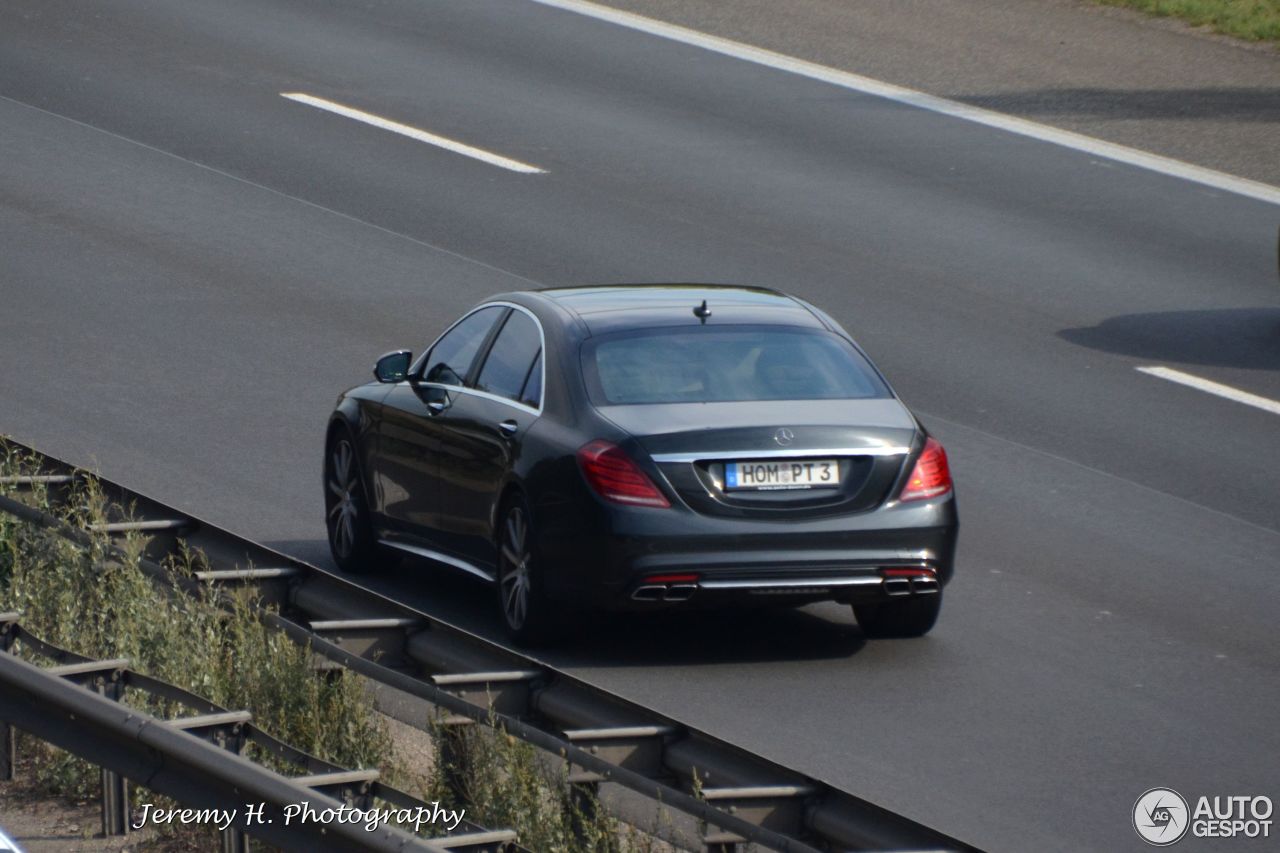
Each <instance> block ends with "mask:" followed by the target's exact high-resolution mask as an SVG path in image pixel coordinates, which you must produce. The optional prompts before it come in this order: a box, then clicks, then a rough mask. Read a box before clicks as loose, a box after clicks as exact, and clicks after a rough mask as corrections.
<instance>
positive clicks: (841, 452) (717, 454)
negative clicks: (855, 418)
mask: <svg viewBox="0 0 1280 853" xmlns="http://www.w3.org/2000/svg"><path fill="white" fill-rule="evenodd" d="M910 452H911V448H910V447H820V448H817V449H814V450H808V449H805V448H799V449H797V448H791V447H789V448H787V449H786V450H708V451H705V452H694V453H653V454H650V455H651V456H652V458H653V461H654V462H698V461H701V460H703V459H734V460H752V459H803V458H813V459H818V458H821V457H824V456H903V455H906V454H908V453H910Z"/></svg>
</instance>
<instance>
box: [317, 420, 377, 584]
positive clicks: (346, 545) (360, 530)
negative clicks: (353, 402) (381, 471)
mask: <svg viewBox="0 0 1280 853" xmlns="http://www.w3.org/2000/svg"><path fill="white" fill-rule="evenodd" d="M324 519H325V529H326V530H327V531H328V533H329V553H331V554H332V555H333V561H334V562H335V563H337V564H338V568H339V569H342V571H344V572H347V573H349V574H353V575H357V574H366V573H369V572H374V571H377V570H379V569H382V568H385V567H386V565H387V563H388V562H389V561H388V560H387V557H386V555H385V554H383V553H382V552H381V551H380V550H379V549H378V545H377V541H376V540H375V539H374V536H373V528H372V526H371V525H370V518H369V501H368V500H367V498H366V497H365V491H364V481H363V479H362V478H361V476H360V468H359V463H358V462H357V461H356V454H355V442H354V441H352V439H351V436H350V434H349V433H347V432H346V431H345V430H337V431H335V432H334V434H333V435H332V436H331V437H330V439H329V442H328V445H327V446H326V448H325V454H324Z"/></svg>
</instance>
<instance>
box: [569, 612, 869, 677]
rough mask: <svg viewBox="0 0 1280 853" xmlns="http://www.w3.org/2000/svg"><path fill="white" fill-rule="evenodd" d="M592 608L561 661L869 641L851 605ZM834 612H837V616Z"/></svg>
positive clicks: (840, 653)
mask: <svg viewBox="0 0 1280 853" xmlns="http://www.w3.org/2000/svg"><path fill="white" fill-rule="evenodd" d="M836 607H837V606H836V605H814V606H811V607H808V608H803V609H799V610H795V609H784V608H770V609H753V610H707V611H683V612H665V613H611V614H588V615H584V616H581V617H579V618H578V620H577V625H580V626H581V627H580V628H579V627H577V626H575V628H574V630H573V631H571V632H569V633H567V634H566V636H565V639H564V641H562V642H561V643H560V644H559V645H558V646H557V647H556V648H555V649H554V650H553V654H551V655H549V657H550V658H553V659H554V661H555V663H556V664H557V665H558V666H604V667H613V666H666V665H685V666H690V665H692V666H696V665H705V664H731V663H766V662H773V661H788V660H793V661H802V660H832V659H838V658H848V657H852V656H853V655H855V654H857V653H858V652H859V651H860V650H861V649H862V647H863V646H864V645H865V644H866V638H865V637H864V636H863V634H862V631H861V630H860V629H859V628H858V627H857V625H856V624H855V623H854V621H853V618H852V615H847V616H846V615H845V614H848V613H849V608H848V607H847V606H846V607H840V608H839V611H837V612H838V614H839V615H834V614H833V613H832V611H833V610H835V608H836ZM832 616H834V618H830V617H832Z"/></svg>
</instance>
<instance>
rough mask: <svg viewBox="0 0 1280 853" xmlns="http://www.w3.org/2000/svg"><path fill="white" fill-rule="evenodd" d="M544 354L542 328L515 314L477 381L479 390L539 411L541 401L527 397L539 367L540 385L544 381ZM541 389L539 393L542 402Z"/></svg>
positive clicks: (500, 333) (505, 325) (507, 323)
mask: <svg viewBox="0 0 1280 853" xmlns="http://www.w3.org/2000/svg"><path fill="white" fill-rule="evenodd" d="M541 353H542V335H541V334H540V333H539V332H538V324H537V323H535V322H534V321H533V320H532V319H530V317H529V315H527V314H525V313H524V312H522V311H512V312H511V316H509V317H507V322H506V323H504V324H503V326H502V331H500V332H498V336H497V337H496V338H495V339H494V341H493V347H492V348H490V350H489V355H488V357H487V358H486V359H485V361H484V367H482V368H481V369H480V375H479V376H478V377H476V390H477V391H487V392H488V393H490V394H497V395H498V396H500V397H506V398H507V399H508V400H515V401H518V402H521V403H524V404H525V405H527V406H532V407H533V408H535V409H536V408H537V407H538V402H539V400H538V399H537V398H535V399H534V401H533V402H528V400H526V399H524V396H523V393H522V392H524V391H525V388H526V385H527V384H528V381H529V374H530V373H531V372H532V369H533V368H534V367H535V365H536V366H537V367H538V374H539V375H538V379H539V384H540V381H541V378H542V376H541V373H542V371H541V364H540V363H539V362H538V357H539V355H540V354H541ZM540 397H541V389H540V388H539V389H538V398H540Z"/></svg>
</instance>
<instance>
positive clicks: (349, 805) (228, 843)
mask: <svg viewBox="0 0 1280 853" xmlns="http://www.w3.org/2000/svg"><path fill="white" fill-rule="evenodd" d="M17 616H18V614H16V613H5V614H0V721H3V722H0V745H3V752H4V759H3V762H2V763H0V778H9V777H10V776H11V775H12V772H13V768H14V763H15V754H14V752H15V747H14V743H15V739H14V737H13V729H12V727H13V726H16V727H18V728H20V729H22V730H23V731H26V732H30V733H31V734H33V735H35V736H36V737H39V738H40V739H41V740H44V741H47V742H49V743H52V744H54V745H55V746H58V747H61V748H63V749H66V750H67V751H69V752H72V753H74V754H76V755H79V756H81V757H83V758H86V759H88V760H89V761H90V762H92V763H93V764H96V765H98V766H100V767H101V768H102V831H103V834H104V835H122V834H124V833H125V832H126V829H127V827H128V821H129V819H130V815H129V801H128V786H127V784H126V780H132V781H134V782H137V783H138V784H141V785H143V786H144V787H146V788H147V789H149V790H151V791H154V792H156V793H160V794H165V795H167V796H170V797H172V798H174V799H175V800H177V801H179V802H180V803H182V804H184V805H187V806H192V807H195V808H197V809H212V810H216V811H217V812H221V813H224V814H225V815H226V816H227V818H228V820H227V821H226V823H227V825H226V828H225V829H223V830H222V850H223V851H224V853H244V851H246V850H247V849H248V847H247V843H246V836H249V835H251V836H253V837H255V838H260V839H262V840H263V841H267V842H270V843H271V844H274V845H276V846H277V847H279V848H281V849H284V850H297V851H305V853H313V851H316V850H325V851H329V850H333V851H346V850H352V851H360V850H370V851H422V853H449V851H452V853H463V851H466V853H516V851H519V850H523V848H520V847H518V846H517V845H516V844H515V843H514V841H515V833H514V832H510V831H502V832H486V831H485V830H483V829H482V828H480V827H478V826H476V825H475V824H471V823H464V822H461V821H460V822H459V824H458V826H457V827H455V830H461V832H454V833H451V834H450V835H447V836H444V837H441V838H438V839H430V840H427V839H423V838H420V837H416V836H414V835H412V834H410V833H408V832H405V831H403V830H401V829H398V828H396V827H394V826H390V825H387V824H385V823H383V824H381V825H378V826H375V827H374V828H373V829H370V828H369V823H368V821H367V819H362V820H354V821H352V820H343V819H339V813H340V810H344V808H345V814H346V815H347V816H353V815H354V814H355V812H354V811H352V810H353V809H358V810H359V811H360V812H361V813H362V815H363V814H364V813H366V812H367V811H368V810H369V809H373V808H375V804H376V803H378V802H382V803H385V804H387V806H389V807H390V808H384V809H383V810H384V811H388V812H396V811H401V810H404V811H405V812H406V813H412V814H415V815H422V814H433V807H432V805H430V804H428V803H426V802H424V801H422V800H419V799H417V798H415V797H412V796H410V795H408V794H406V793H404V792H402V791H399V790H396V789H394V788H390V787H388V786H386V785H383V784H382V783H380V782H379V781H378V780H377V771H349V770H345V769H343V768H341V767H338V766H336V765H333V764H330V763H328V762H325V761H321V760H320V759H318V758H316V757H314V756H312V755H309V754H307V753H305V752H303V751H301V750H299V749H296V748H294V747H291V746H289V745H287V744H284V743H282V742H280V741H278V740H276V739H275V738H273V737H271V736H270V735H268V734H266V733H265V732H263V731H261V730H260V729H257V728H256V727H254V725H253V724H252V722H251V716H250V714H248V713H247V712H241V711H228V710H226V709H225V708H220V707H218V706H217V705H214V704H213V703H211V702H209V701H208V700H206V699H204V698H202V697H200V696H197V695H195V694H193V693H190V692H188V691H186V690H183V689H181V688H179V687H176V686H174V685H172V684H169V683H167V682H163V681H159V680H157V679H154V678H150V677H148V676H146V675H143V674H141V673H138V672H135V671H134V670H132V669H130V668H129V662H128V661H127V660H105V661H95V660H91V659H87V658H84V657H82V656H80V655H76V654H74V653H72V652H69V651H67V650H66V649H61V648H58V647H56V646H53V645H51V644H49V643H46V642H44V641H42V640H41V639H39V638H38V637H34V636H32V635H31V634H29V633H27V632H26V631H24V630H23V628H22V626H21V625H20V624H19V623H18V621H17ZM19 645H20V646H21V647H22V648H23V649H24V650H25V651H27V652H28V653H30V654H33V655H35V656H38V657H41V658H44V659H48V660H51V661H54V662H55V665H54V666H52V667H39V666H35V665H33V664H31V663H29V662H27V661H25V660H22V659H20V658H18V657H17V655H16V654H15V647H16V646H19ZM126 688H132V689H135V690H141V691H143V692H145V693H147V694H149V695H151V696H155V697H158V698H161V699H165V700H168V701H170V702H174V703H177V704H180V705H182V706H184V707H185V708H188V709H191V710H194V711H196V712H198V713H196V714H193V715H189V716H181V717H175V718H172V719H167V720H161V719H158V718H156V717H153V716H150V715H148V714H145V713H143V712H142V711H140V710H138V709H137V708H133V707H130V706H127V705H122V704H120V700H121V698H122V696H123V694H124V691H125V689H126ZM248 744H255V745H256V746H258V747H259V748H261V749H263V750H264V751H266V752H267V753H269V754H270V755H272V756H274V757H275V758H277V759H280V760H283V761H285V762H287V763H288V764H289V765H290V766H292V767H295V768H297V769H300V770H302V771H303V773H302V775H300V776H294V777H286V776H283V775H281V774H279V773H276V772H274V771H272V770H269V769H267V768H266V767H262V766H261V765H258V764H255V763H253V762H252V761H250V760H249V759H247V758H245V757H244V756H243V755H241V752H242V750H243V749H244V748H245V747H246V746H247V745H248ZM308 808H309V809H310V810H311V811H310V812H309V813H308V812H306V811H305V810H306V809H308ZM419 809H421V810H422V811H419ZM291 811H292V814H291ZM308 814H309V815H310V817H311V818H312V819H308V817H307V815H308ZM325 818H332V819H325Z"/></svg>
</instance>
